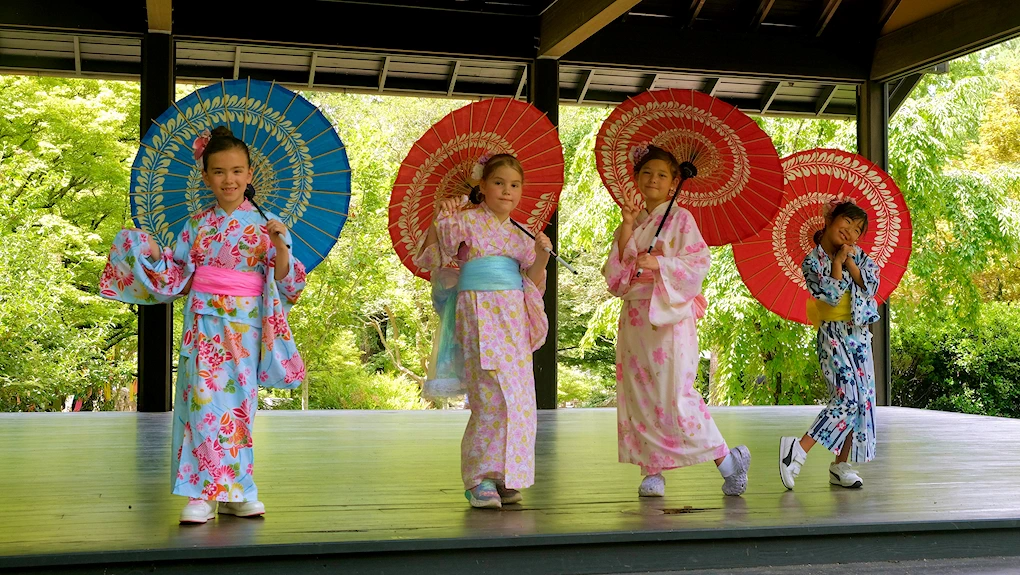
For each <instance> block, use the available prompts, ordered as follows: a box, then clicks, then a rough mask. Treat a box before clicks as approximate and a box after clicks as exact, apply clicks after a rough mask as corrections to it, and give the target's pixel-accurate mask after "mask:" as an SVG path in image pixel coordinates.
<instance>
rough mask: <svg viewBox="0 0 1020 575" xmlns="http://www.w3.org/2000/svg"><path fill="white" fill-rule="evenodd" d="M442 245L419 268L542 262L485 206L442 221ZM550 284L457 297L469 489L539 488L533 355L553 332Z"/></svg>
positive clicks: (530, 244)
mask: <svg viewBox="0 0 1020 575" xmlns="http://www.w3.org/2000/svg"><path fill="white" fill-rule="evenodd" d="M436 226H437V231H438V233H439V243H437V244H434V245H432V246H430V247H429V248H428V249H425V250H420V253H419V255H418V257H417V258H416V259H415V263H416V264H417V265H418V266H419V267H421V268H423V269H428V270H433V271H434V270H438V269H440V268H441V267H442V266H444V265H446V264H448V263H450V262H451V261H459V262H463V261H467V260H472V259H475V258H480V257H486V256H509V257H511V258H513V259H515V260H517V262H518V263H519V264H520V266H521V268H522V269H526V268H527V267H528V266H530V265H531V264H532V263H533V262H534V261H535V247H534V246H535V244H534V241H533V240H531V239H529V238H528V237H527V236H525V235H524V234H522V233H521V232H520V231H518V230H517V229H516V228H514V227H513V225H512V224H511V223H510V222H502V223H500V222H499V220H498V219H497V218H496V217H495V215H494V214H493V213H492V211H491V210H489V209H488V207H486V206H485V205H484V204H483V205H481V206H479V207H477V208H474V209H468V210H464V211H461V212H458V213H456V214H454V215H452V216H445V217H440V218H439V219H438V220H437V222H436ZM544 288H545V281H544V279H543V281H542V282H540V285H536V284H534V283H532V282H531V280H530V279H529V278H528V277H527V276H524V291H493V292H470V291H464V292H460V293H459V294H458V295H457V318H456V333H457V338H458V342H459V344H460V348H461V349H462V350H463V353H464V382H465V384H466V386H467V395H468V405H469V406H470V409H471V417H470V418H469V419H468V425H467V429H466V430H465V431H464V439H463V441H462V442H461V476H462V479H463V481H464V487H465V488H468V489H469V488H472V487H474V486H476V485H478V483H480V482H481V480H483V479H488V478H491V479H503V480H504V481H505V482H506V486H507V487H508V488H510V489H519V488H522V487H528V486H530V485H531V484H532V483H534V480H535V427H536V421H537V420H536V408H535V378H534V371H533V368H532V352H533V351H534V350H536V349H538V348H539V347H541V346H542V344H543V343H544V342H545V336H546V333H547V332H548V329H549V324H548V319H547V318H546V315H545V309H544V304H543V302H542V291H544Z"/></svg>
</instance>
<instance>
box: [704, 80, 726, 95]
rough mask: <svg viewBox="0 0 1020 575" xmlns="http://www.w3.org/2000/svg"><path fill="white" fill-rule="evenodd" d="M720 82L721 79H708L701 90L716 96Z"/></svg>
mask: <svg viewBox="0 0 1020 575" xmlns="http://www.w3.org/2000/svg"><path fill="white" fill-rule="evenodd" d="M720 80H721V78H708V79H707V80H705V85H704V86H703V87H702V88H701V91H702V92H704V93H706V94H708V95H709V96H715V92H716V90H718V89H719V81H720Z"/></svg>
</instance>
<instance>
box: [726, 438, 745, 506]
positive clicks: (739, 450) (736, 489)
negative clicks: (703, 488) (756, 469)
mask: <svg viewBox="0 0 1020 575" xmlns="http://www.w3.org/2000/svg"><path fill="white" fill-rule="evenodd" d="M730 454H731V455H733V458H734V460H735V461H736V465H737V468H736V470H735V471H734V472H733V475H730V476H728V477H724V478H723V485H722V492H723V493H724V494H726V495H732V496H737V495H742V494H743V493H744V491H746V490H747V470H748V469H750V468H751V452H750V451H748V450H747V447H746V446H743V445H738V446H736V447H734V448H733V449H731V450H730Z"/></svg>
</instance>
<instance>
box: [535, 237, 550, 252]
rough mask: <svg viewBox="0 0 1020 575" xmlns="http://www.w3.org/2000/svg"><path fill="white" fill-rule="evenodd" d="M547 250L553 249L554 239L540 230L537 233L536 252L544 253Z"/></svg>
mask: <svg viewBox="0 0 1020 575" xmlns="http://www.w3.org/2000/svg"><path fill="white" fill-rule="evenodd" d="M546 250H549V251H552V241H551V240H550V239H549V236H547V235H545V234H544V233H542V232H538V234H536V235H535V254H536V255H542V254H544V253H547V252H546Z"/></svg>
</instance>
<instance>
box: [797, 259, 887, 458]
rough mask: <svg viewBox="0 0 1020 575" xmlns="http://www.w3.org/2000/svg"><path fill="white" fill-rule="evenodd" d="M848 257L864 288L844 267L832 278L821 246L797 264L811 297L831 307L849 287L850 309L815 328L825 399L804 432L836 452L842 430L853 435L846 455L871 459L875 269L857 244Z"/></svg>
mask: <svg viewBox="0 0 1020 575" xmlns="http://www.w3.org/2000/svg"><path fill="white" fill-rule="evenodd" d="M851 257H853V259H854V262H856V264H857V267H858V268H859V269H860V271H861V279H863V280H864V286H865V287H863V288H862V287H861V286H859V285H857V283H856V282H854V280H853V278H852V277H851V275H850V271H849V270H848V269H847V267H846V266H844V267H843V277H842V279H838V280H837V279H836V278H833V277H832V259H831V258H830V257H829V255H828V254H826V253H825V250H823V249H822V247H821V246H817V247H815V249H814V250H812V251H811V252H809V253H808V255H807V257H805V258H804V263H803V264H801V269H802V271H803V272H804V279H805V281H806V282H807V289H808V291H809V292H810V293H811V297H813V298H815V299H816V300H818V301H819V302H823V303H826V304H829V305H831V306H835V305H836V304H838V303H839V301H840V299H842V297H843V294H846V293H848V292H849V297H850V310H851V320H850V321H823V322H822V323H821V326H820V327H819V329H818V340H817V350H818V361H819V363H820V364H821V366H822V373H823V374H824V375H825V380H826V382H828V384H829V394H830V399H829V403H828V405H826V406H825V409H824V410H822V412H821V413H820V414H818V418H817V419H815V422H814V423H813V424H812V425H811V427H810V428H809V429H808V435H809V436H810V437H811V438H812V439H814V440H815V441H817V442H818V443H820V444H822V445H824V446H825V448H826V449H828V450H829V451H831V452H833V453H835V454H837V455H838V454H839V453H840V451H841V450H842V448H843V444H844V442H845V441H846V437H847V434H853V442H852V443H851V444H850V449H851V451H850V457H849V460H850V461H852V462H854V463H864V462H868V461H871V460H872V459H874V458H875V360H874V357H873V356H872V352H871V330H870V329H869V328H868V325H869V324H872V323H875V322H876V321H878V319H879V316H878V303H877V302H876V301H875V294H876V293H878V283H879V273H880V270H879V267H878V265H877V264H876V263H875V262H874V261H873V260H872V259H871V258H869V257H868V255H867V254H866V253H864V251H863V250H861V249H859V248H858V249H857V250H856V251H855V253H854V254H853V255H852V256H851Z"/></svg>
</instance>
